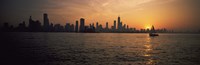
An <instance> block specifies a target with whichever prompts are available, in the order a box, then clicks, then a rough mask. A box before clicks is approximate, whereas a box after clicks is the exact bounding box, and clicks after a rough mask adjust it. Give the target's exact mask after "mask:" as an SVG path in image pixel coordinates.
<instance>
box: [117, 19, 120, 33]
mask: <svg viewBox="0 0 200 65" xmlns="http://www.w3.org/2000/svg"><path fill="white" fill-rule="evenodd" d="M117 20H118V22H117V24H118V26H117V29H118V30H119V29H120V17H119V16H118V19H117Z"/></svg>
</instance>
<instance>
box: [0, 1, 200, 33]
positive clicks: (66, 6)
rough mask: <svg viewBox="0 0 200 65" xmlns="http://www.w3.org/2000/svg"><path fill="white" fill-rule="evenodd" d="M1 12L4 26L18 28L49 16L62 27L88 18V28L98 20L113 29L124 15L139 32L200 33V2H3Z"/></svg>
mask: <svg viewBox="0 0 200 65" xmlns="http://www.w3.org/2000/svg"><path fill="white" fill-rule="evenodd" d="M0 9H1V11H0V23H1V24H2V23H3V22H9V23H10V24H13V25H14V26H17V25H18V23H20V22H22V21H26V23H27V24H28V19H29V16H32V18H33V19H34V20H40V21H41V22H43V19H42V18H43V13H48V15H49V19H50V22H52V23H54V24H57V23H58V24H62V25H65V24H66V22H69V23H73V24H75V21H76V20H79V19H80V18H85V19H86V24H87V25H88V24H89V23H96V22H97V21H98V22H99V23H101V24H102V25H103V26H105V24H106V22H109V26H111V25H113V21H114V20H116V19H117V17H118V16H120V17H121V20H122V22H123V24H124V23H125V24H128V25H129V26H130V27H135V28H137V29H140V28H145V27H148V26H151V25H154V26H155V27H156V28H167V29H173V30H178V31H197V30H200V0H1V1H0Z"/></svg>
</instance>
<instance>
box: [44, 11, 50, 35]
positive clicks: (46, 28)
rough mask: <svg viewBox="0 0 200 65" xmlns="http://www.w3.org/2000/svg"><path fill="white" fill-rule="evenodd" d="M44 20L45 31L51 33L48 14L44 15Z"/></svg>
mask: <svg viewBox="0 0 200 65" xmlns="http://www.w3.org/2000/svg"><path fill="white" fill-rule="evenodd" d="M43 17H44V18H43V19H44V24H43V25H44V31H45V32H49V31H50V29H49V18H48V15H47V13H44V14H43Z"/></svg>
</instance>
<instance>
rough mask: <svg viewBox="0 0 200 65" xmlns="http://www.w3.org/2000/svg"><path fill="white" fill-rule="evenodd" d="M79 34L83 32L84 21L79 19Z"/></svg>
mask: <svg viewBox="0 0 200 65" xmlns="http://www.w3.org/2000/svg"><path fill="white" fill-rule="evenodd" d="M79 30H80V31H79V32H84V31H85V19H84V18H81V19H80V28H79Z"/></svg>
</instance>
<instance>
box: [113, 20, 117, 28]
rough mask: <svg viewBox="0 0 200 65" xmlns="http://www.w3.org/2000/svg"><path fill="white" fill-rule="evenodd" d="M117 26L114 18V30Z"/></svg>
mask: <svg viewBox="0 0 200 65" xmlns="http://www.w3.org/2000/svg"><path fill="white" fill-rule="evenodd" d="M116 28H117V26H116V20H114V30H116Z"/></svg>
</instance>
